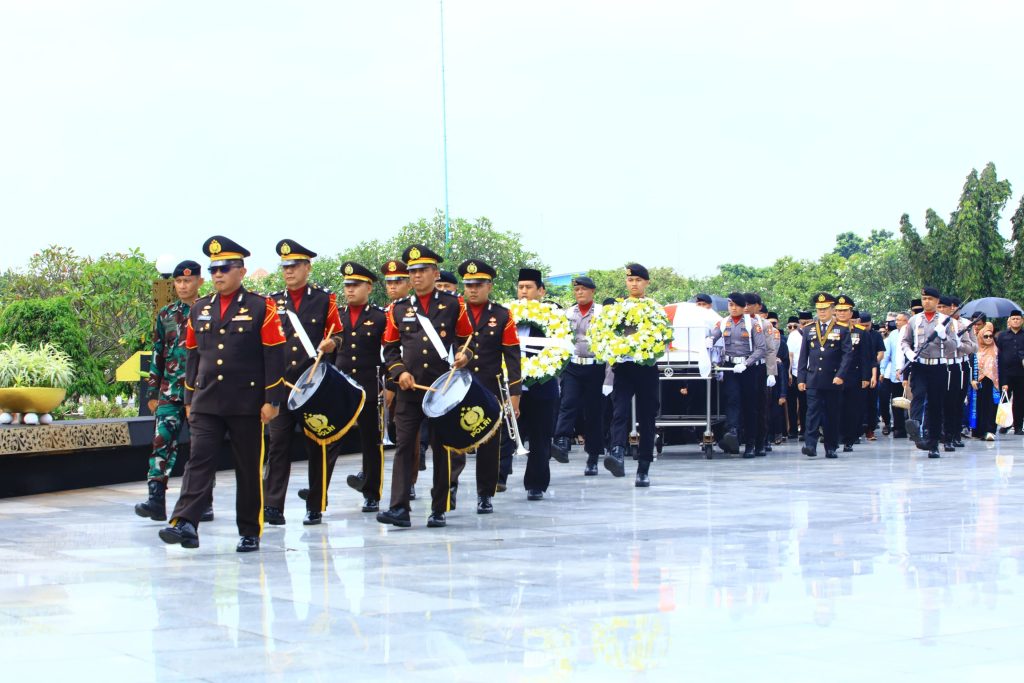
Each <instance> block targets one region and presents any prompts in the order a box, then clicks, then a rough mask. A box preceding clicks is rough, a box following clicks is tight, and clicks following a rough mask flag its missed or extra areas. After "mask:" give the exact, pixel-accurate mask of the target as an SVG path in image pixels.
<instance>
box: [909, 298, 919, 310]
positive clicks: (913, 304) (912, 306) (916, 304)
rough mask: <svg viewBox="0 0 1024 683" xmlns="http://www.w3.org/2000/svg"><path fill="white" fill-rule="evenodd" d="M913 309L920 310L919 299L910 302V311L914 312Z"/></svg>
mask: <svg viewBox="0 0 1024 683" xmlns="http://www.w3.org/2000/svg"><path fill="white" fill-rule="evenodd" d="M915 308H922V306H921V300H920V299H911V300H910V310H914V309H915Z"/></svg>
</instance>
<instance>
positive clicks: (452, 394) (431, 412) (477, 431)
mask: <svg viewBox="0 0 1024 683" xmlns="http://www.w3.org/2000/svg"><path fill="white" fill-rule="evenodd" d="M452 372H453V373H454V375H455V376H454V377H452V381H451V384H449V385H448V389H447V390H446V391H444V392H442V391H441V389H442V387H444V384H445V382H446V381H447V380H448V374H449V373H447V372H446V373H445V374H443V375H441V376H440V377H438V378H437V380H436V381H435V382H434V383H433V384H432V385H431V388H432V389H435V390H436V391H428V392H427V394H426V396H424V397H423V414H424V415H426V416H427V417H428V418H429V419H430V424H431V426H432V427H433V428H434V430H435V433H436V434H437V436H438V439H439V440H440V441H441V444H442V445H444V446H445V447H446V448H448V450H450V451H451V452H453V453H466V452H467V451H471V450H473V449H474V448H477V447H478V446H480V444H483V443H486V442H487V441H488V440H489V439H490V438H491V437H493V436H494V435H495V434H497V433H498V428H499V427H500V426H501V407H500V406H499V405H498V399H497V398H496V397H495V396H494V394H492V393H491V392H490V391H489V390H488V389H487V387H485V386H484V385H483V383H482V382H481V381H480V380H478V379H477V378H476V376H475V375H473V373H471V372H470V371H469V370H466V369H460V370H453V371H452Z"/></svg>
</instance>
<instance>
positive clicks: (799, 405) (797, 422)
mask: <svg viewBox="0 0 1024 683" xmlns="http://www.w3.org/2000/svg"><path fill="white" fill-rule="evenodd" d="M786 381H788V382H790V384H789V386H787V387H786V414H787V415H788V416H789V434H790V435H791V436H796V435H797V434H798V433H799V432H800V426H801V425H803V423H804V419H805V418H806V415H807V394H806V392H803V391H800V390H799V389H797V387H796V384H797V382H796V377H793V376H792V375H790V376H789V377H787V378H786Z"/></svg>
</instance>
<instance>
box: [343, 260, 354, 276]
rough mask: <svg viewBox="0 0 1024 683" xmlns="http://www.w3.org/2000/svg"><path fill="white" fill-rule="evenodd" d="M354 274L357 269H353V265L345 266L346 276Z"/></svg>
mask: <svg viewBox="0 0 1024 683" xmlns="http://www.w3.org/2000/svg"><path fill="white" fill-rule="evenodd" d="M354 272H355V269H354V268H353V267H352V264H351V263H349V264H347V265H346V266H345V275H351V274H352V273H354Z"/></svg>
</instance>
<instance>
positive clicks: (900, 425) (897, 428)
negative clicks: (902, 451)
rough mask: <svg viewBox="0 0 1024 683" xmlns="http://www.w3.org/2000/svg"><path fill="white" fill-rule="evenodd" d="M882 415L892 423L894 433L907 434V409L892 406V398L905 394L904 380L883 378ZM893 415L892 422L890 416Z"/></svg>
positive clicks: (898, 434)
mask: <svg viewBox="0 0 1024 683" xmlns="http://www.w3.org/2000/svg"><path fill="white" fill-rule="evenodd" d="M882 387H883V389H882V398H881V401H882V406H881V407H882V416H883V419H884V420H885V423H886V424H891V425H892V431H893V434H895V435H897V436H906V433H907V411H905V410H901V409H899V408H893V407H892V400H893V399H894V398H897V397H899V396H902V395H903V382H890V381H889V380H887V379H884V380H882ZM890 415H891V416H892V421H891V422H890V418H889V416H890Z"/></svg>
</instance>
